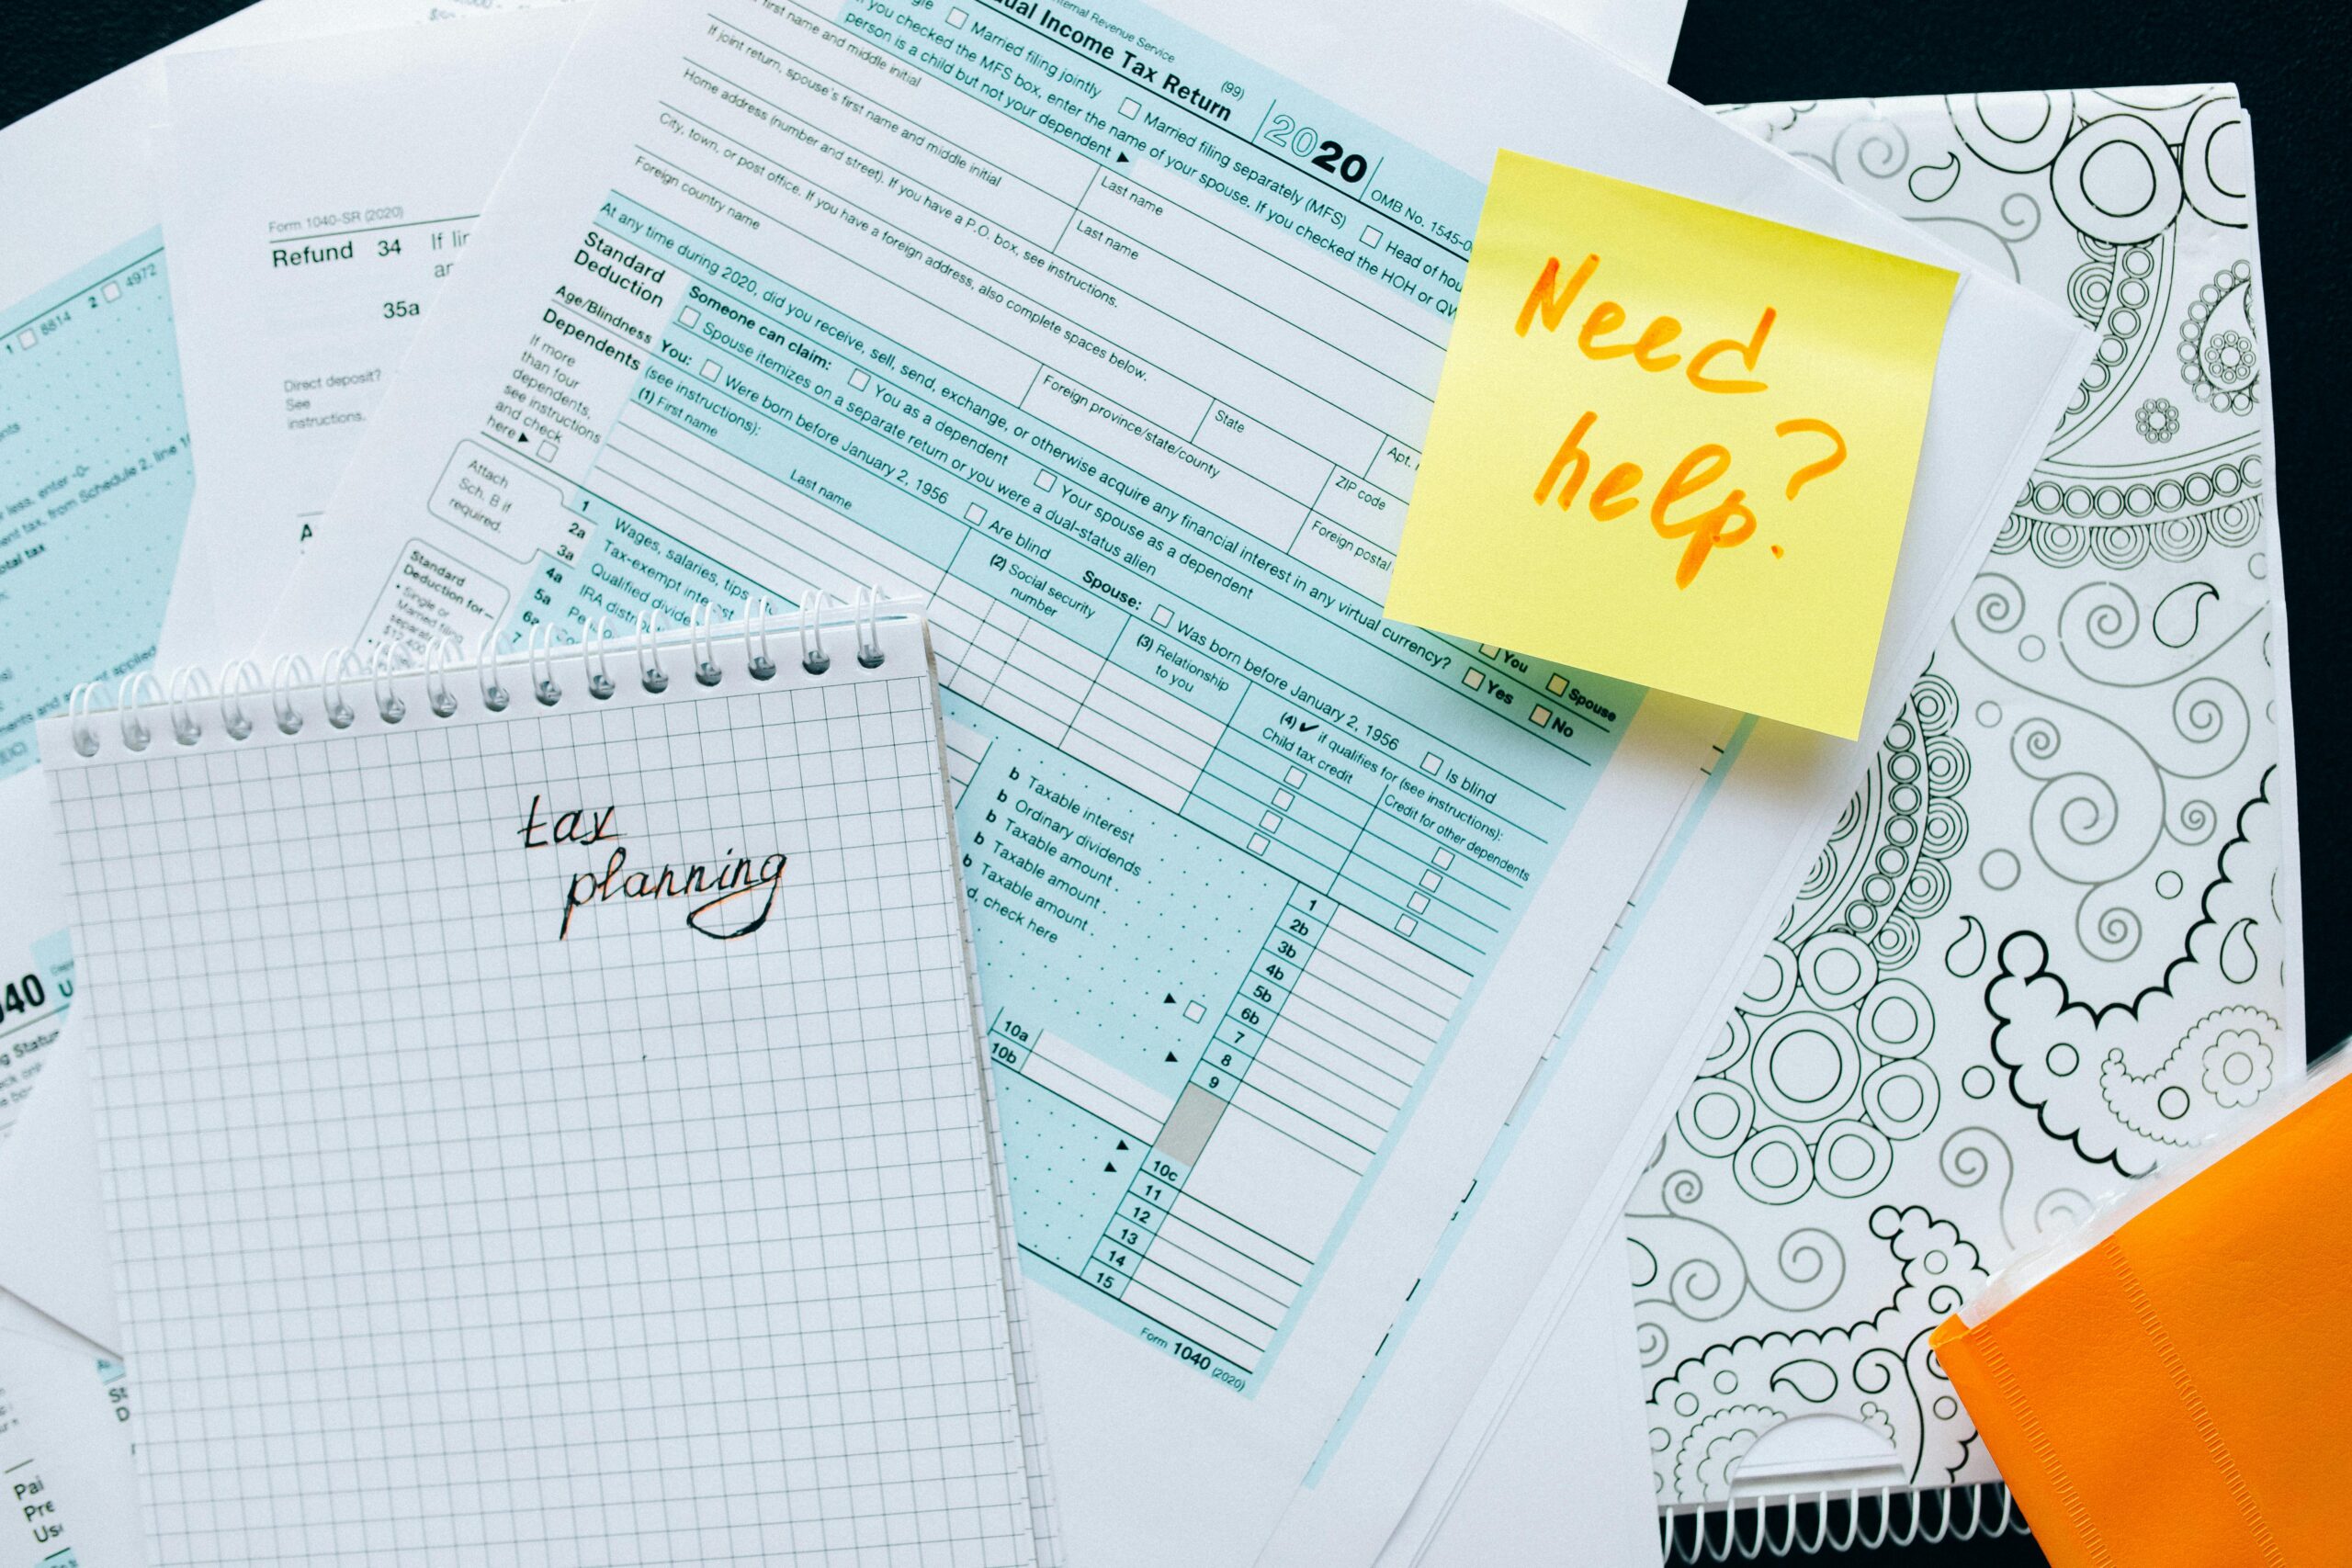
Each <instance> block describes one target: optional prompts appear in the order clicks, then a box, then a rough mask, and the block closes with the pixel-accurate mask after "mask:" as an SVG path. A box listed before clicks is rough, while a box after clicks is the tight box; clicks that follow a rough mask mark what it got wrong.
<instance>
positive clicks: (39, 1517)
mask: <svg viewBox="0 0 2352 1568" xmlns="http://www.w3.org/2000/svg"><path fill="white" fill-rule="evenodd" d="M128 1400H129V1389H128V1387H127V1384H126V1382H125V1380H124V1377H123V1371H122V1367H121V1365H120V1364H119V1363H118V1362H114V1361H110V1360H107V1359H104V1358H102V1357H100V1356H99V1355H98V1354H97V1353H96V1351H95V1350H93V1349H92V1348H90V1347H89V1346H88V1345H86V1344H85V1343H83V1342H81V1341H80V1340H79V1339H77V1338H75V1337H73V1336H71V1335H68V1334H64V1333H62V1331H60V1330H59V1329H58V1328H57V1327H56V1325H53V1324H51V1323H50V1322H48V1321H47V1320H45V1319H43V1318H42V1317H40V1315H39V1314H36V1313H34V1312H32V1311H30V1310H29V1309H28V1308H27V1307H25V1306H24V1305H23V1304H22V1303H18V1302H15V1301H11V1300H9V1299H7V1298H6V1297H0V1505H5V1506H6V1510H7V1520H6V1527H5V1528H0V1568H58V1565H60V1564H63V1563H86V1564H93V1565H105V1564H133V1563H137V1562H141V1550H140V1540H139V1516H138V1512H137V1510H136V1509H134V1508H130V1507H127V1506H124V1505H125V1504H126V1502H127V1501H128V1500H129V1499H130V1497H131V1496H132V1495H133V1494H134V1490H135V1488H134V1483H133V1478H132V1474H131V1469H130V1464H131V1458H130V1442H129V1441H128V1440H127V1438H126V1437H125V1422H126V1417H127V1416H128V1415H129V1405H128Z"/></svg>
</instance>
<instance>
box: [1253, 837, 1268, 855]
mask: <svg viewBox="0 0 2352 1568" xmlns="http://www.w3.org/2000/svg"><path fill="white" fill-rule="evenodd" d="M1266 843H1267V839H1266V835H1265V834H1263V833H1252V834H1251V835H1250V853H1251V854H1253V855H1261V854H1264V853H1265V852H1266Z"/></svg>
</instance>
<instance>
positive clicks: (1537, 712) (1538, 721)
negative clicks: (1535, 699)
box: [1527, 703, 1552, 729]
mask: <svg viewBox="0 0 2352 1568" xmlns="http://www.w3.org/2000/svg"><path fill="white" fill-rule="evenodd" d="M1527 722H1528V723H1530V724H1532V725H1534V726H1535V727H1536V728H1539V729H1540V728H1543V727H1544V725H1547V724H1549V723H1551V722H1552V710H1551V709H1550V708H1547V707H1545V706H1544V705H1542V704H1540V703H1539V704H1537V705H1536V706H1535V708H1534V709H1533V710H1532V712H1530V713H1529V714H1528V716H1527Z"/></svg>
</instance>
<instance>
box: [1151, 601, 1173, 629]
mask: <svg viewBox="0 0 2352 1568" xmlns="http://www.w3.org/2000/svg"><path fill="white" fill-rule="evenodd" d="M1175 618H1176V612H1175V611H1173V610H1171V609H1170V608H1169V607H1168V606H1167V605H1165V604H1162V605H1160V606H1159V608H1158V609H1156V610H1154V611H1152V613H1151V624H1152V625H1153V626H1166V625H1167V624H1168V623H1169V622H1170V621H1172V620H1174V619H1175Z"/></svg>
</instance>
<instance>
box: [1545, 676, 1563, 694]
mask: <svg viewBox="0 0 2352 1568" xmlns="http://www.w3.org/2000/svg"><path fill="white" fill-rule="evenodd" d="M1567 689H1568V678H1567V677H1566V675H1555V676H1553V677H1552V678H1551V679H1550V680H1548V681H1546V682H1544V690H1545V691H1547V692H1549V693H1551V694H1553V695H1554V696H1555V697H1556V696H1558V695H1560V694H1562V693H1564V692H1566V690H1567Z"/></svg>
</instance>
